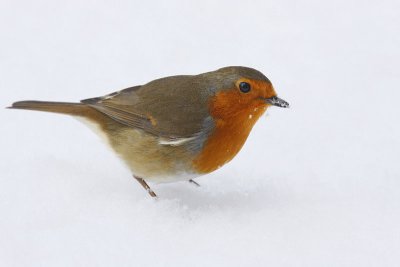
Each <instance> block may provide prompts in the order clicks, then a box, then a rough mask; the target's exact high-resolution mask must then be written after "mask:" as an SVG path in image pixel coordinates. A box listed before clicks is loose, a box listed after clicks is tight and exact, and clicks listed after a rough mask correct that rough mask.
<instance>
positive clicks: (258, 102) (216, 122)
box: [9, 67, 289, 197]
mask: <svg viewBox="0 0 400 267" xmlns="http://www.w3.org/2000/svg"><path fill="white" fill-rule="evenodd" d="M269 106H278V107H282V108H287V107H289V104H288V103H287V102H286V101H284V100H282V99H280V98H278V97H277V95H276V92H275V90H274V87H273V86H272V84H271V82H270V80H269V79H268V78H267V77H266V76H265V75H264V74H262V73H261V72H259V71H257V70H255V69H252V68H247V67H225V68H221V69H218V70H216V71H211V72H206V73H202V74H199V75H178V76H171V77H165V78H161V79H157V80H154V81H151V82H149V83H147V84H145V85H138V86H134V87H130V88H126V89H124V90H121V91H117V92H114V93H111V94H109V95H106V96H102V97H96V98H90V99H85V100H82V101H81V102H80V103H66V102H45V101H20V102H15V103H14V104H13V105H12V106H11V107H9V108H12V109H28V110H38V111H48V112H55V113H61V114H67V115H72V116H74V117H76V118H78V119H80V120H82V121H83V122H85V123H86V124H88V125H89V126H90V127H92V128H94V129H95V130H96V131H97V133H98V134H100V135H101V136H102V137H104V138H105V140H106V142H107V143H108V144H109V145H110V146H111V147H112V148H113V150H114V151H115V152H116V153H117V154H118V155H119V157H120V158H121V159H122V160H123V161H124V162H125V163H126V165H127V166H128V167H129V169H130V170H131V172H132V174H133V177H134V178H135V179H136V180H137V181H138V182H139V183H140V184H141V185H142V186H143V187H144V188H145V189H146V190H147V192H148V193H149V194H150V195H151V196H152V197H156V194H155V193H154V191H153V190H152V189H151V188H150V187H149V186H148V184H147V183H146V181H151V182H174V181H180V180H187V181H189V182H191V183H194V184H196V185H198V184H197V183H196V182H195V181H194V180H193V179H194V178H196V177H199V176H201V175H204V174H207V173H210V172H212V171H215V170H217V169H218V168H220V167H221V166H223V165H224V164H226V163H227V162H229V161H230V160H231V159H233V157H235V155H236V154H237V153H238V152H239V150H240V149H241V148H242V146H243V144H244V143H245V141H246V139H247V137H248V135H249V133H250V131H251V129H252V128H253V126H254V124H255V123H256V121H257V120H258V119H259V118H260V116H261V115H262V114H263V113H264V112H265V110H266V109H267V108H268V107H269Z"/></svg>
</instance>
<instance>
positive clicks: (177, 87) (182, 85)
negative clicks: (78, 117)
mask: <svg viewBox="0 0 400 267" xmlns="http://www.w3.org/2000/svg"><path fill="white" fill-rule="evenodd" d="M195 77H196V76H173V77H167V78H162V79H159V80H155V81H153V82H150V83H148V84H146V85H143V86H135V87H130V88H127V89H124V90H121V91H118V92H115V93H112V94H109V95H106V96H104V97H97V98H91V99H86V100H82V101H81V102H82V103H85V104H87V105H89V106H91V107H93V108H95V109H96V110H98V111H100V112H102V113H104V114H106V115H107V116H109V117H110V118H112V119H114V120H116V121H118V122H120V123H122V124H124V125H127V126H129V127H133V128H139V129H142V130H144V131H146V132H148V133H150V134H153V135H156V136H159V137H162V138H166V139H167V140H176V139H180V138H190V137H193V136H196V135H199V134H200V135H201V134H202V133H203V132H208V131H209V130H210V128H212V127H213V125H212V120H211V119H210V116H209V113H208V103H207V100H208V97H207V96H206V95H205V94H204V91H207V90H204V89H203V88H202V86H204V84H201V83H199V82H198V81H197V80H196V79H195Z"/></svg>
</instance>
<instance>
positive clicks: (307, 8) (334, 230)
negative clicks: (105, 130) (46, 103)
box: [0, 0, 400, 266]
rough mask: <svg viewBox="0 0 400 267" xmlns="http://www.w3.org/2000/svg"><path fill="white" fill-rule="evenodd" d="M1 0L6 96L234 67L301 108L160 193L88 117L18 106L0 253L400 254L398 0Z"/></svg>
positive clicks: (215, 261)
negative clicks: (216, 165) (265, 80)
mask: <svg viewBox="0 0 400 267" xmlns="http://www.w3.org/2000/svg"><path fill="white" fill-rule="evenodd" d="M0 6H1V8H0V31H1V33H2V35H1V37H0V38H1V44H0V48H1V49H0V58H1V60H0V73H1V79H0V90H1V93H2V94H1V95H2V97H1V99H0V106H3V107H6V106H9V105H10V104H11V103H12V102H13V101H16V100H24V99H38V100H61V101H77V100H80V99H85V98H88V97H95V96H100V95H104V94H107V93H111V92H113V91H117V90H119V89H122V88H125V87H129V86H133V85H137V84H142V83H144V82H147V81H150V80H152V79H155V78H159V77H163V76H166V75H174V74H194V73H201V72H204V71H209V70H213V69H217V68H219V67H223V66H228V65H244V66H250V67H254V68H257V69H259V70H260V71H262V72H263V73H265V74H266V75H267V76H268V77H269V78H270V79H271V81H272V82H273V84H274V87H275V89H276V91H277V92H278V94H279V97H281V98H282V99H284V100H286V101H288V102H289V103H290V105H291V108H290V109H280V108H271V109H269V110H268V116H263V117H262V118H261V119H260V120H259V122H258V123H257V124H256V126H255V128H254V130H253V132H252V133H251V135H250V137H249V139H248V141H247V143H246V145H245V147H244V148H243V149H242V151H241V152H240V154H239V155H238V156H237V157H236V158H235V159H234V160H233V161H232V162H231V163H230V164H228V165H226V166H224V167H222V168H220V169H219V170H218V171H216V172H214V173H212V174H210V175H207V176H204V177H201V178H199V179H196V181H197V182H199V183H200V184H201V187H196V186H193V185H192V184H190V183H188V182H179V183H173V184H165V185H152V188H153V189H154V190H155V192H156V193H158V195H159V196H160V198H159V199H158V200H154V199H150V198H149V197H148V196H147V193H146V192H145V190H143V189H142V188H141V187H140V185H139V184H138V183H137V182H136V181H134V179H133V178H132V177H131V176H130V173H129V171H128V170H127V169H126V168H125V167H124V166H123V165H122V163H121V162H120V161H119V159H118V158H117V157H115V156H114V155H113V154H112V153H111V152H110V151H109V150H108V149H107V148H106V146H104V144H102V142H101V141H100V139H99V138H98V137H96V136H95V135H94V134H93V133H92V132H91V131H90V130H89V129H88V128H85V126H84V125H82V124H80V123H79V122H78V121H76V120H73V119H71V118H68V117H63V116H61V115H53V114H46V113H39V112H28V111H16V110H6V109H3V110H2V111H1V112H0V120H1V122H2V123H1V132H2V134H1V138H0V147H1V148H2V149H1V152H0V153H1V161H0V171H1V176H0V212H1V217H0V266H398V265H399V264H400V254H399V251H400V227H399V225H400V179H399V178H400V164H399V158H400V155H399V154H400V141H399V140H400V138H399V137H400V126H399V123H398V117H399V115H400V107H399V105H398V99H399V97H400V93H399V84H400V83H399V82H400V66H399V62H400V52H399V49H398V48H399V47H400V36H399V34H398V25H400V16H399V14H398V10H399V8H400V4H399V2H398V1H390V0H389V1H368V3H367V2H365V1H358V0H353V1H340V0H335V1H328V2H327V1H311V0H306V1H301V2H293V1H287V0H285V1H275V2H268V1H261V0H260V1H251V2H248V3H246V4H245V3H244V2H243V1H218V2H216V1H201V2H198V3H193V2H187V1H168V2H158V3H156V2H146V1H141V2H140V1H138V2H137V3H134V2H133V1H117V2H110V1H108V2H106V1H96V2H93V1H76V0H73V1H64V2H54V1H45V0H42V1H34V2H32V1H13V2H10V1H9V2H1V3H0ZM396 121H397V122H396Z"/></svg>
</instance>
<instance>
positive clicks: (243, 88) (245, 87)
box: [239, 82, 251, 93]
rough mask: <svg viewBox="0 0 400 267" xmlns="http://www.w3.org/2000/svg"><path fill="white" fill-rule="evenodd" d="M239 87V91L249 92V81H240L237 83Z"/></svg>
mask: <svg viewBox="0 0 400 267" xmlns="http://www.w3.org/2000/svg"><path fill="white" fill-rule="evenodd" d="M239 89H240V91H242V92H243V93H248V92H250V89H251V87H250V84H249V83H246V82H241V83H240V84H239Z"/></svg>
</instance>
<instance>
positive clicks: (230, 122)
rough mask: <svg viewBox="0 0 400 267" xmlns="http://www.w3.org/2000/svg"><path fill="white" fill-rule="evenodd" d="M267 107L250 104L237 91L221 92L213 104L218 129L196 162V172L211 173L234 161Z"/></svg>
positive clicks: (260, 104) (259, 104)
mask: <svg viewBox="0 0 400 267" xmlns="http://www.w3.org/2000/svg"><path fill="white" fill-rule="evenodd" d="M266 108H267V105H266V104H265V102H264V101H261V100H260V101H257V100H249V101H247V100H246V99H244V98H243V96H242V95H241V94H240V93H239V92H238V91H237V90H229V91H223V92H220V93H218V94H217V95H216V96H215V97H214V98H213V99H212V100H211V101H210V113H211V115H212V117H213V118H214V120H215V129H214V132H213V133H211V135H210V136H209V138H208V140H207V141H206V142H205V145H204V147H203V150H202V151H201V153H199V155H198V156H197V157H196V159H195V160H194V161H193V166H194V168H195V170H196V171H198V172H199V173H209V172H212V171H214V170H216V169H218V168H219V167H221V166H222V165H224V164H225V163H227V162H229V161H230V160H231V159H233V157H235V156H236V154H237V153H238V152H239V151H240V149H241V148H242V146H243V145H244V143H245V141H246V139H247V137H248V136H249V134H250V131H251V129H252V128H253V126H254V124H255V123H256V121H257V120H258V118H259V117H260V116H261V115H262V114H263V113H264V111H265V110H266Z"/></svg>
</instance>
